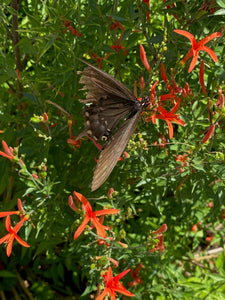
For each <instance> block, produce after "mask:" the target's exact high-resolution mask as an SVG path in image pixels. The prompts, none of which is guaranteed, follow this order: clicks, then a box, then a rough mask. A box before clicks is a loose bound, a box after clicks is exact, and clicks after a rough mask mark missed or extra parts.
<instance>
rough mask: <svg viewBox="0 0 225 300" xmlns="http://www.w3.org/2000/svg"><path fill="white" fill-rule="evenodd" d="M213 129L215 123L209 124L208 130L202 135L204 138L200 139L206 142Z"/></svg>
mask: <svg viewBox="0 0 225 300" xmlns="http://www.w3.org/2000/svg"><path fill="white" fill-rule="evenodd" d="M214 130H215V124H213V125H211V126H210V127H209V128H208V132H207V133H206V135H205V136H204V138H203V140H202V142H203V143H206V142H207V141H208V140H209V139H210V138H211V136H212V135H213V132H214Z"/></svg>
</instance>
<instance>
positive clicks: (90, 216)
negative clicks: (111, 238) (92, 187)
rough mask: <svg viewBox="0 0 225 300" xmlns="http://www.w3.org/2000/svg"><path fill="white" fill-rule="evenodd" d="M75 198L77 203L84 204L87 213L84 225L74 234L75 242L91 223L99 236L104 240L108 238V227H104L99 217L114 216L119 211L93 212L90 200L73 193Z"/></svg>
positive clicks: (104, 210) (83, 207)
mask: <svg viewBox="0 0 225 300" xmlns="http://www.w3.org/2000/svg"><path fill="white" fill-rule="evenodd" d="M73 194H74V197H75V199H76V200H77V201H80V202H81V203H82V209H83V211H84V212H85V217H84V220H83V222H82V224H81V225H80V226H79V227H78V229H77V230H76V232H75V234H74V240H75V239H77V238H78V236H79V235H80V234H81V233H82V232H83V231H84V229H85V227H86V225H87V224H88V223H89V222H92V224H93V226H94V227H95V228H96V229H97V234H98V235H99V236H101V237H103V238H106V233H105V229H106V228H107V227H106V226H103V225H102V224H101V223H100V221H99V219H98V218H97V217H98V216H104V215H113V214H118V212H119V209H113V208H112V209H103V210H98V211H95V212H93V211H92V207H91V204H90V203H89V202H88V200H87V199H86V198H85V197H84V196H83V195H82V194H80V193H77V192H75V191H74V192H73Z"/></svg>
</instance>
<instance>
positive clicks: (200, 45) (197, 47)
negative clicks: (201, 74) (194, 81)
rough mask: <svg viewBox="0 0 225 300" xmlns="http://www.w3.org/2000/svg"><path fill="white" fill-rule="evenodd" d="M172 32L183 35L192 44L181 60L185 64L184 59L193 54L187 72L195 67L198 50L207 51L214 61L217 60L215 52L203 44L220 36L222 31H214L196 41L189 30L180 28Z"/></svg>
mask: <svg viewBox="0 0 225 300" xmlns="http://www.w3.org/2000/svg"><path fill="white" fill-rule="evenodd" d="M174 32H176V33H178V34H181V35H183V36H185V37H186V38H188V39H189V41H190V42H191V44H192V48H191V49H190V50H189V52H188V53H187V55H186V56H185V58H184V59H183V60H182V61H181V62H182V64H185V63H186V61H187V60H188V59H189V58H190V57H192V56H193V59H192V61H191V64H190V66H189V69H188V73H190V72H191V71H192V70H193V69H194V67H195V65H196V63H197V60H198V55H199V51H200V50H202V51H205V52H207V53H208V54H209V55H210V57H211V58H212V59H213V60H214V62H217V56H216V54H215V52H214V51H213V50H212V49H210V48H208V47H207V46H205V44H206V43H208V42H209V41H211V40H212V39H214V38H217V37H219V36H222V33H220V32H214V33H212V34H210V35H208V36H207V37H205V38H204V39H202V40H200V41H199V42H198V43H197V41H196V39H195V37H194V36H193V35H192V34H191V33H190V32H188V31H185V30H180V29H175V30H174Z"/></svg>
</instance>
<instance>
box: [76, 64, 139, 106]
mask: <svg viewBox="0 0 225 300" xmlns="http://www.w3.org/2000/svg"><path fill="white" fill-rule="evenodd" d="M81 61H82V62H83V63H85V64H86V65H88V67H86V68H85V69H84V70H83V71H82V72H80V73H81V74H82V78H81V80H80V83H83V84H85V86H84V88H83V89H87V90H89V92H88V94H87V100H85V102H86V103H88V102H92V101H95V100H98V99H100V98H101V97H102V96H104V95H105V94H108V93H110V94H112V95H115V96H117V97H119V98H124V99H127V100H130V101H132V100H133V101H135V100H136V97H135V96H134V95H133V94H132V93H131V92H130V90H129V89H128V88H127V87H125V86H124V85H123V84H122V83H121V82H119V81H118V80H117V79H115V78H113V77H112V76H110V75H109V74H107V73H106V72H104V71H102V70H100V69H98V68H96V67H94V66H92V65H90V64H89V63H87V62H85V61H83V60H81ZM118 102H119V101H118Z"/></svg>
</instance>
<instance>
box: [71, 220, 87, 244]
mask: <svg viewBox="0 0 225 300" xmlns="http://www.w3.org/2000/svg"><path fill="white" fill-rule="evenodd" d="M89 221H90V219H89V217H88V216H86V217H85V218H84V220H83V222H82V224H81V225H80V226H79V227H78V228H77V230H76V232H75V233H74V237H73V238H74V240H76V239H77V238H78V236H79V235H80V234H81V233H82V232H83V231H84V228H85V227H86V225H87V224H88V222H89Z"/></svg>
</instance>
